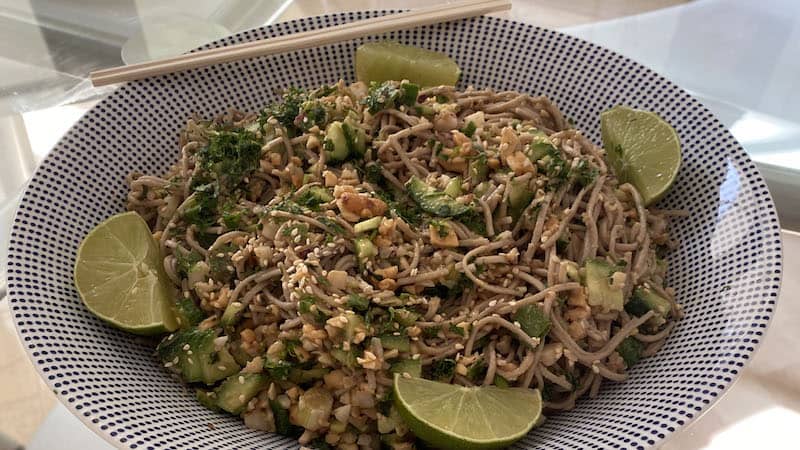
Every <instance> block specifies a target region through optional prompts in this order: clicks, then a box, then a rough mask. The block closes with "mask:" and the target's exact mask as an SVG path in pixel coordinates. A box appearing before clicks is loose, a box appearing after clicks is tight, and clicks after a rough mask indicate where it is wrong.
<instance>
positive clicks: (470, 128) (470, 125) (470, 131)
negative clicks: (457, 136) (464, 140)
mask: <svg viewBox="0 0 800 450" xmlns="http://www.w3.org/2000/svg"><path fill="white" fill-rule="evenodd" d="M476 129H477V127H476V126H475V122H473V121H471V120H470V121H469V122H467V124H466V125H465V126H464V129H463V130H461V132H462V133H464V136H466V137H472V136H473V135H474V134H475V130H476Z"/></svg>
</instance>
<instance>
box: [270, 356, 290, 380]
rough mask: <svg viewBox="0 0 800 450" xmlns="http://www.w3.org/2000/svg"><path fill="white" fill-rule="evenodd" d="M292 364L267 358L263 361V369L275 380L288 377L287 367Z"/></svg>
mask: <svg viewBox="0 0 800 450" xmlns="http://www.w3.org/2000/svg"><path fill="white" fill-rule="evenodd" d="M292 366H293V364H292V363H290V362H288V361H284V360H277V361H273V360H267V361H266V362H265V363H264V369H266V370H267V373H268V374H269V376H270V377H272V378H273V379H275V380H287V379H288V378H289V369H291V368H292Z"/></svg>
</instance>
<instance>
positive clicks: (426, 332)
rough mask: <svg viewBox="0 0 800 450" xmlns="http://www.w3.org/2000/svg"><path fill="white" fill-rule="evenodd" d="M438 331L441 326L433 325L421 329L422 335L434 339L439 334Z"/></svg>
mask: <svg viewBox="0 0 800 450" xmlns="http://www.w3.org/2000/svg"><path fill="white" fill-rule="evenodd" d="M440 331H442V327H440V326H438V325H437V326H433V327H425V328H423V329H422V337H424V338H425V339H434V338H436V337H437V336H439V332H440Z"/></svg>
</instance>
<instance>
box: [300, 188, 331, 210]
mask: <svg viewBox="0 0 800 450" xmlns="http://www.w3.org/2000/svg"><path fill="white" fill-rule="evenodd" d="M331 200H333V195H332V194H331V192H330V191H329V190H327V189H325V188H324V187H322V186H311V187H310V188H308V189H306V190H305V191H303V193H302V194H300V196H299V197H297V199H296V202H297V204H298V205H300V206H305V207H307V208H310V209H315V208H316V207H318V206H319V205H321V204H323V203H328V202H329V201H331Z"/></svg>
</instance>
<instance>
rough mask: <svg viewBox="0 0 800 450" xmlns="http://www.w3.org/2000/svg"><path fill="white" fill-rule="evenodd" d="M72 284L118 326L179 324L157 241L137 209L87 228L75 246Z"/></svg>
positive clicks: (169, 327)
mask: <svg viewBox="0 0 800 450" xmlns="http://www.w3.org/2000/svg"><path fill="white" fill-rule="evenodd" d="M75 287H76V288H77V289H78V293H79V294H80V296H81V298H82V299H83V303H84V304H85V305H86V307H87V308H89V311H91V312H92V313H94V315H96V316H97V317H99V318H101V319H103V320H105V321H106V322H108V323H110V324H111V325H114V326H115V327H117V328H120V329H122V330H125V331H129V332H131V333H136V334H143V335H153V334H159V333H165V332H168V331H173V330H175V329H176V328H178V323H177V321H176V320H175V316H174V314H173V312H172V308H171V305H172V301H171V288H170V286H169V284H168V282H167V277H166V274H165V273H164V269H163V266H162V259H161V255H160V254H159V250H158V245H157V244H156V242H155V240H154V239H153V236H152V235H151V234H150V229H149V228H148V227H147V224H146V223H145V221H144V219H142V218H141V217H140V216H139V215H138V214H136V213H135V212H128V213H124V214H117V215H116V216H113V217H111V218H109V219H107V220H106V221H105V222H103V223H101V224H100V225H98V226H96V227H95V228H94V229H93V230H92V231H91V232H89V234H88V235H87V236H86V238H85V239H84V240H83V242H82V243H81V246H80V248H79V249H78V257H77V259H76V261H75Z"/></svg>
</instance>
